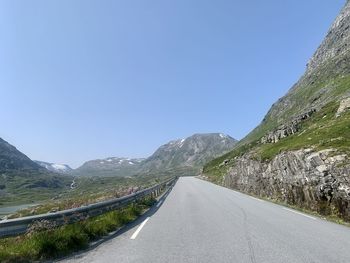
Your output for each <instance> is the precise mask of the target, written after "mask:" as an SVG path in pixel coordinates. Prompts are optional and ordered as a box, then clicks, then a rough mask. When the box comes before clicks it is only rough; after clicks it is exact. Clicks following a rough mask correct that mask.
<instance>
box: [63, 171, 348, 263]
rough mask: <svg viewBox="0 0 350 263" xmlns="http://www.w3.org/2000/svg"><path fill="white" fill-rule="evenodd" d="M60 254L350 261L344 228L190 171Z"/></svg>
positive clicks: (113, 258)
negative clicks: (131, 219)
mask: <svg viewBox="0 0 350 263" xmlns="http://www.w3.org/2000/svg"><path fill="white" fill-rule="evenodd" d="M64 262H84V263H85V262H116V263H119V262H146V263H147V262H150V263H153V262H162V263H165V262H176V263H179V262H200V263H202V262H215V263H217V262H230V263H232V262H237V263H239V262H249V263H251V262H253V263H254V262H257V263H260V262H266V263H273V262H278V263H280V262H286V263H287V262H295V263H301V262H305V263H311V262H324V263H333V262H334V263H338V262H344V263H349V262H350V228H347V227H345V226H341V225H337V224H334V223H330V222H327V221H324V220H322V219H319V218H315V217H312V216H309V215H305V214H302V213H299V212H297V211H294V210H288V209H286V208H285V207H283V206H279V205H275V204H272V203H269V202H265V201H261V200H258V199H254V198H252V197H249V196H247V195H244V194H241V193H238V192H235V191H232V190H229V189H226V188H223V187H220V186H216V185H214V184H211V183H208V182H205V181H202V180H199V179H196V178H191V177H188V178H180V179H179V180H178V182H177V184H176V185H175V187H174V188H173V190H172V191H171V192H170V194H169V195H168V196H167V198H166V199H163V200H161V201H160V202H159V204H158V207H156V206H155V207H154V208H153V209H152V211H150V212H149V213H148V214H146V215H145V216H144V217H143V218H140V220H138V221H137V222H136V223H135V224H134V225H131V226H129V227H128V228H127V229H125V230H124V231H122V232H121V233H119V235H117V236H116V237H114V238H113V239H110V240H109V241H106V242H104V243H103V244H101V245H99V246H98V247H97V248H95V249H93V250H90V251H88V252H85V253H83V254H80V255H76V256H74V257H73V258H71V259H67V260H64Z"/></svg>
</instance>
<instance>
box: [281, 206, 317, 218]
mask: <svg viewBox="0 0 350 263" xmlns="http://www.w3.org/2000/svg"><path fill="white" fill-rule="evenodd" d="M283 209H284V210H287V211H289V212H292V213H295V214H298V215H301V216H305V217H307V218H310V219H313V220H316V219H317V218H316V217H313V216H308V215H305V214H303V213H300V212H297V211H294V210H292V209H288V208H285V207H283Z"/></svg>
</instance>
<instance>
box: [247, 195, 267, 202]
mask: <svg viewBox="0 0 350 263" xmlns="http://www.w3.org/2000/svg"><path fill="white" fill-rule="evenodd" d="M249 197H250V198H251V199H254V200H257V201H260V202H264V200H261V199H258V198H255V197H252V196H249Z"/></svg>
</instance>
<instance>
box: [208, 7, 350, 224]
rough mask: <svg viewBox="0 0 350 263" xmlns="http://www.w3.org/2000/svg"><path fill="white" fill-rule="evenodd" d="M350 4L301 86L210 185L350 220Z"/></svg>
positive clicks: (226, 158) (214, 165) (211, 166)
mask: <svg viewBox="0 0 350 263" xmlns="http://www.w3.org/2000/svg"><path fill="white" fill-rule="evenodd" d="M349 109H350V1H347V3H346V5H345V6H344V8H343V9H342V11H341V13H340V14H339V16H338V17H337V18H336V20H335V22H334V23H333V25H332V26H331V28H330V30H329V31H328V33H327V35H326V37H325V39H324V41H323V42H322V43H321V45H320V46H319V48H318V49H317V51H316V52H315V54H314V55H313V56H312V58H311V59H310V60H309V63H308V64H307V68H306V71H305V73H304V75H303V76H302V77H301V78H300V80H299V81H298V82H297V83H296V84H295V85H294V86H293V87H292V88H291V89H290V90H289V91H288V93H287V94H286V95H285V96H284V97H282V98H281V99H279V100H278V101H277V102H276V103H275V104H274V105H273V106H272V107H271V109H270V110H269V111H268V113H267V115H266V116H265V118H264V119H263V121H262V122H261V123H260V125H258V126H257V127H256V128H255V129H254V130H253V131H252V132H251V133H249V134H248V135H247V136H246V137H245V138H244V139H243V140H241V141H240V142H239V143H238V144H237V145H236V147H235V148H234V149H233V151H231V152H229V153H228V154H226V155H223V156H221V157H219V158H217V159H215V160H213V161H211V162H209V163H207V164H206V165H205V166H204V169H203V173H204V175H205V176H206V177H208V179H210V180H211V181H213V182H216V183H219V184H222V185H224V186H227V187H230V188H234V189H238V190H240V191H245V192H247V193H250V194H254V195H257V196H261V197H267V198H272V199H275V200H279V201H282V202H286V203H288V204H291V205H297V206H299V207H302V208H306V209H309V210H315V211H317V212H319V213H321V214H327V215H329V214H331V215H337V216H340V217H342V218H343V219H346V220H350V176H349V174H350V161H349V153H350V112H349Z"/></svg>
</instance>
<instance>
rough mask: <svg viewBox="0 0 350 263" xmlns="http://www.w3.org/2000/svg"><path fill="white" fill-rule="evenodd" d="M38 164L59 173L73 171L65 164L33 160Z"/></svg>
mask: <svg viewBox="0 0 350 263" xmlns="http://www.w3.org/2000/svg"><path fill="white" fill-rule="evenodd" d="M34 162H36V163H37V164H39V165H40V166H41V167H44V168H46V169H47V170H49V171H51V172H55V173H60V174H69V173H71V172H72V171H73V169H72V168H70V167H69V166H68V165H67V164H57V163H47V162H43V161H34Z"/></svg>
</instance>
